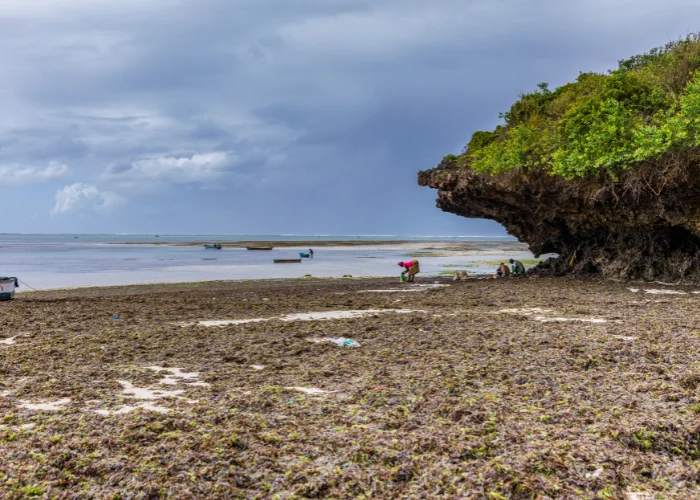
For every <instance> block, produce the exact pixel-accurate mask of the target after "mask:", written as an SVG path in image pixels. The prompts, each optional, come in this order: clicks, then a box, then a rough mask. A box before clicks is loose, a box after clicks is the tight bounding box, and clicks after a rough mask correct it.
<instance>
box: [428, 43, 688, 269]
mask: <svg viewBox="0 0 700 500" xmlns="http://www.w3.org/2000/svg"><path fill="white" fill-rule="evenodd" d="M699 70H700V39H699V38H698V36H696V35H692V36H689V37H687V38H685V39H682V40H679V41H676V42H672V43H669V44H668V45H666V46H665V47H661V48H657V49H654V50H652V51H650V52H648V53H646V54H643V55H639V56H635V57H632V58H630V59H627V60H623V61H620V63H619V66H618V68H617V69H615V70H612V71H610V72H608V73H606V74H597V73H581V74H580V75H579V77H578V78H577V80H576V81H575V82H572V83H569V84H567V85H564V86H562V87H560V88H557V89H556V90H550V89H549V87H548V85H547V84H544V83H542V84H540V85H539V86H538V89H537V90H536V91H534V92H532V93H528V94H524V95H522V96H521V97H520V99H519V100H518V101H517V102H515V104H513V106H512V107H511V108H510V110H509V111H507V112H506V113H503V114H502V115H501V116H502V118H503V124H502V125H499V126H498V127H496V129H495V130H494V131H479V132H476V133H474V135H473V136H472V138H471V140H470V141H469V143H468V144H467V146H466V147H465V149H464V151H463V152H462V154H461V155H459V156H455V155H449V156H447V157H445V159H444V160H443V162H442V163H441V164H440V166H438V168H436V169H433V170H429V171H426V172H421V173H420V174H419V182H420V183H421V184H423V185H428V186H431V187H434V188H437V189H439V190H440V192H439V198H438V206H439V207H440V208H442V209H444V210H447V211H450V212H453V213H457V214H460V215H464V216H466V217H485V218H490V219H494V220H496V221H498V222H501V223H502V224H504V225H505V226H506V228H507V229H508V230H509V232H511V233H512V234H514V235H515V236H517V237H519V238H520V239H521V240H523V241H526V242H528V243H529V244H530V247H531V249H532V250H533V252H534V253H535V254H542V253H558V254H559V255H561V258H560V259H559V260H558V261H557V262H555V263H553V264H552V265H550V266H549V267H548V269H547V270H548V271H549V272H553V273H555V274H570V273H573V274H576V273H580V274H583V273H587V274H591V273H593V274H595V273H599V274H603V275H605V276H607V277H611V278H623V279H624V278H648V279H652V278H658V277H660V276H665V277H672V278H681V277H686V278H687V277H694V278H700V270H699V266H700V71H699ZM543 271H544V269H543V268H540V269H539V272H543Z"/></svg>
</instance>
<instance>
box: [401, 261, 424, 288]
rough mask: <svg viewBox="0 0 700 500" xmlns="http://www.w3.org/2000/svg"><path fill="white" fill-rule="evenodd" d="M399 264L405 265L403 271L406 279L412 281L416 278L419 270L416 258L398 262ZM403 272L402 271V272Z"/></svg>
mask: <svg viewBox="0 0 700 500" xmlns="http://www.w3.org/2000/svg"><path fill="white" fill-rule="evenodd" d="M399 266H401V267H405V268H406V270H405V271H404V273H406V275H407V276H408V281H409V282H411V283H412V282H413V280H415V278H416V274H418V273H419V272H420V264H419V263H418V261H417V260H409V261H406V262H399ZM402 274H403V273H402Z"/></svg>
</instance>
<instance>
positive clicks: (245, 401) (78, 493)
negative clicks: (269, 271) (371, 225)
mask: <svg viewBox="0 0 700 500" xmlns="http://www.w3.org/2000/svg"><path fill="white" fill-rule="evenodd" d="M697 291H698V289H696V288H692V287H685V286H682V287H676V286H669V285H667V284H659V283H655V284H615V283H603V282H598V281H594V280H569V279H557V280H550V279H544V278H539V279H509V280H476V279H473V280H469V281H464V282H452V281H447V280H440V281H439V283H438V284H436V283H435V280H434V279H433V278H431V279H429V280H428V279H423V280H418V281H417V283H416V285H402V284H400V283H398V282H396V280H393V279H392V280H387V279H373V280H372V279H362V280H359V279H346V280H313V279H312V280H281V281H262V282H240V283H199V284H173V285H153V286H132V287H119V288H89V289H78V290H62V291H53V292H36V293H34V292H32V293H26V294H23V295H21V296H18V297H17V298H16V299H15V300H14V301H12V302H5V303H0V311H1V312H2V317H3V319H4V323H5V326H4V328H3V333H2V337H0V410H1V411H2V415H3V420H2V422H0V441H1V443H2V444H1V446H2V454H3V465H2V469H1V472H2V478H3V483H4V484H3V487H4V488H5V490H4V491H5V493H4V494H3V495H2V496H3V497H4V498H7V497H10V498H21V497H23V496H27V497H29V496H32V495H35V496H37V497H38V496H42V495H44V496H46V497H47V498H166V497H172V498H358V497H365V498H369V497H373V498H404V497H423V498H428V497H429V498H491V499H501V498H532V497H533V495H535V496H537V494H539V495H540V498H547V497H558V498H629V499H633V498H634V499H647V498H656V497H655V496H652V495H663V496H665V497H676V498H691V497H695V496H697V495H698V494H699V491H698V486H697V484H698V483H697V478H698V475H697V474H698V473H697V470H696V465H695V460H696V458H697V456H698V454H699V453H700V437H699V435H700V434H698V427H697V422H698V417H697V416H698V412H700V401H699V400H698V396H697V391H696V390H697V388H698V386H700V377H699V376H698V375H697V370H696V368H697V366H698V363H699V362H700V355H699V354H698V352H699V350H698V348H699V347H700V337H698V335H697V331H698V321H697V319H696V314H695V313H696V311H697V307H698V303H699V302H700V294H698V293H694V292H697ZM115 315H118V316H117V318H118V319H117V318H115ZM329 338H332V339H337V338H345V339H352V340H353V341H355V342H357V343H359V346H358V347H348V346H339V345H337V344H336V343H334V342H333V341H330V340H328V339H329ZM340 343H341V344H342V343H343V341H342V340H341V341H340ZM115 495H116V496H115Z"/></svg>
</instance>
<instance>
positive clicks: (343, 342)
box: [306, 337, 360, 347]
mask: <svg viewBox="0 0 700 500" xmlns="http://www.w3.org/2000/svg"><path fill="white" fill-rule="evenodd" d="M306 340H307V341H308V342H313V343H314V344H320V343H323V342H331V343H333V344H335V345H337V346H338V347H360V344H359V342H356V341H355V340H353V339H346V338H344V337H326V338H323V339H319V338H310V339H306Z"/></svg>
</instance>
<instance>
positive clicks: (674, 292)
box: [644, 290, 688, 295]
mask: <svg viewBox="0 0 700 500" xmlns="http://www.w3.org/2000/svg"><path fill="white" fill-rule="evenodd" d="M644 293H648V294H650V295H688V294H687V293H686V292H681V291H680V290H644Z"/></svg>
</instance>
